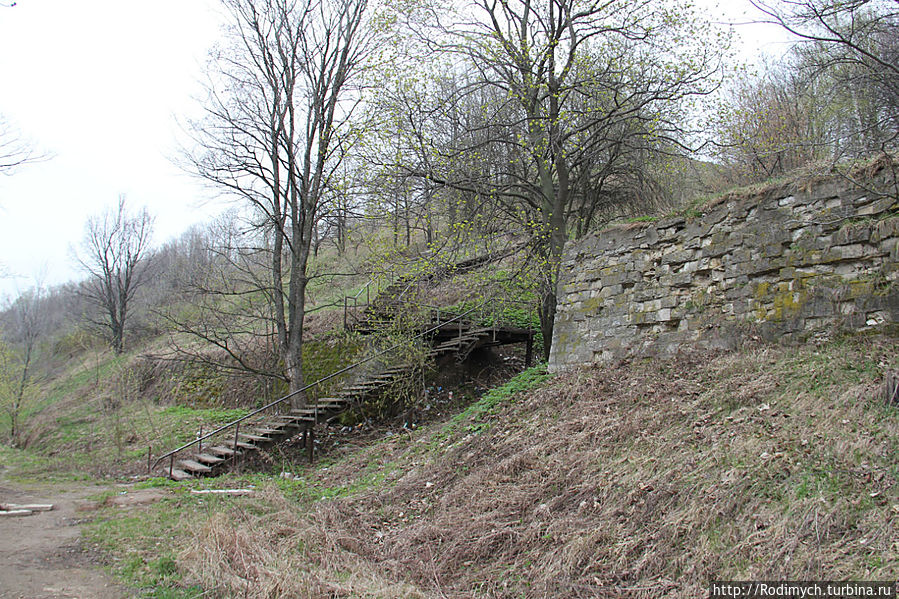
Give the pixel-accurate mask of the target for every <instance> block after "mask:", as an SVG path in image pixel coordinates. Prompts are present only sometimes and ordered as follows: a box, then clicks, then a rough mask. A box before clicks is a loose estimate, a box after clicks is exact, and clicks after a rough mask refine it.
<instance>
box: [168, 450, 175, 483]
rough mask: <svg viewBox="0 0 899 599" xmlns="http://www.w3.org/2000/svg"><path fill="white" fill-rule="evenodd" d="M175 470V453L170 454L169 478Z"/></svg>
mask: <svg viewBox="0 0 899 599" xmlns="http://www.w3.org/2000/svg"><path fill="white" fill-rule="evenodd" d="M174 471H175V454H172V455H171V456H169V478H172V472H174Z"/></svg>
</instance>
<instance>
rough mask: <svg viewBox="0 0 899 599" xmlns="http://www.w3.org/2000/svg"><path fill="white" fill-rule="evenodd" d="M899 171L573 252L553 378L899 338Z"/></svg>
mask: <svg viewBox="0 0 899 599" xmlns="http://www.w3.org/2000/svg"><path fill="white" fill-rule="evenodd" d="M895 168H896V167H895V165H890V164H889V163H884V164H880V165H879V166H876V167H872V168H871V169H870V171H873V172H868V173H867V174H866V176H865V179H864V183H863V184H854V183H852V182H850V180H849V178H847V177H844V176H834V177H833V178H831V179H828V180H824V181H819V182H815V183H807V184H805V185H800V184H798V183H791V184H785V185H782V186H779V187H776V188H771V189H768V190H766V191H764V192H760V193H759V194H758V195H755V196H753V197H748V198H741V197H738V196H736V195H730V196H723V197H722V198H720V199H719V200H718V201H717V202H714V203H713V204H711V205H710V206H709V207H707V208H706V209H705V210H704V212H703V213H702V214H696V215H694V216H693V217H689V216H681V217H673V218H666V219H664V220H660V221H658V222H655V223H639V224H638V223H635V224H631V225H625V226H621V227H617V228H611V229H609V230H606V231H602V232H600V233H597V234H594V235H590V236H588V237H586V238H584V239H582V240H579V241H577V242H574V243H571V244H569V246H568V247H566V251H565V256H564V258H563V263H562V271H561V274H560V280H559V288H558V298H559V304H558V309H557V314H556V322H555V329H554V332H553V343H552V353H551V355H550V369H552V370H561V369H565V368H570V367H574V366H580V365H587V364H593V363H596V362H603V361H607V360H613V359H618V358H623V357H626V356H629V355H636V354H646V353H649V354H653V353H655V354H670V353H673V352H675V351H676V350H677V348H678V347H680V346H682V345H684V344H691V345H698V346H704V347H723V348H733V347H736V346H738V345H739V344H740V342H741V341H742V340H743V339H745V337H746V335H752V336H757V337H760V338H764V339H768V340H783V341H787V342H791V341H796V342H802V341H805V340H807V339H809V338H810V337H813V336H818V335H820V336H823V335H828V334H831V333H833V332H835V331H837V330H840V329H849V330H856V331H866V330H871V331H877V330H887V331H893V332H896V331H899V202H897V197H899V194H897V191H896V178H895Z"/></svg>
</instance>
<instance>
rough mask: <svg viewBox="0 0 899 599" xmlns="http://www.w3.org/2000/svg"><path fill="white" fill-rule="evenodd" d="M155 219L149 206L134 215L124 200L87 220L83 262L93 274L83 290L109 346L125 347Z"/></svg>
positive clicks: (86, 270) (92, 320)
mask: <svg viewBox="0 0 899 599" xmlns="http://www.w3.org/2000/svg"><path fill="white" fill-rule="evenodd" d="M152 233H153V217H152V216H150V214H149V212H147V209H146V208H142V209H141V210H140V211H139V212H137V213H136V214H131V213H129V211H128V208H127V206H126V204H125V197H124V196H120V197H119V202H118V206H117V207H116V209H115V210H114V211H113V210H107V211H106V212H104V213H103V214H101V215H99V216H93V217H91V218H89V219H88V221H87V224H86V225H85V232H84V240H83V242H82V251H81V253H80V254H79V255H78V256H77V259H78V262H79V263H80V264H81V266H82V268H83V269H84V271H85V272H86V273H87V274H88V278H87V280H86V281H85V282H84V283H83V284H82V286H81V293H82V295H83V296H84V298H85V299H86V300H87V301H88V303H89V304H91V305H92V306H93V307H94V308H95V309H96V310H97V314H96V315H89V316H88V319H89V320H90V321H91V322H92V323H93V324H95V325H97V326H99V327H100V328H101V329H102V330H104V331H105V332H106V335H107V338H108V340H109V344H110V347H112V349H113V351H115V353H117V354H120V353H122V352H123V351H124V349H125V327H126V322H127V319H128V314H129V310H130V308H131V302H132V300H133V299H134V296H135V293H137V290H138V289H139V288H140V287H141V285H143V283H144V282H145V278H144V274H145V272H146V268H145V267H146V260H145V258H146V254H147V253H148V251H149V249H150V238H151V236H152Z"/></svg>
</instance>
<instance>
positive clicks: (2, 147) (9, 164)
mask: <svg viewBox="0 0 899 599" xmlns="http://www.w3.org/2000/svg"><path fill="white" fill-rule="evenodd" d="M41 158H42V156H40V155H38V154H36V153H35V151H34V148H33V147H32V146H31V145H30V144H29V143H28V142H26V141H25V140H24V139H22V137H21V135H19V132H18V131H16V130H15V129H14V128H13V126H12V125H10V123H9V122H8V121H7V120H6V119H5V118H3V117H2V116H0V173H2V174H4V175H8V174H10V173H12V172H13V171H14V170H15V169H16V168H17V167H19V166H22V165H23V164H26V163H28V162H34V161H36V160H40V159H41Z"/></svg>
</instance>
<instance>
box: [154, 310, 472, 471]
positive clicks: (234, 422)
mask: <svg viewBox="0 0 899 599" xmlns="http://www.w3.org/2000/svg"><path fill="white" fill-rule="evenodd" d="M484 303H486V302H484ZM481 306H483V303H482V304H481ZM478 308H480V306H476V307H474V308H472V309H471V310H468V311H467V312H465V313H463V314H460V315H458V316H456V317H455V318H451V319H450V320H447V321H446V322H441V323H439V324H438V325H436V326H434V327H431V328H430V329H428V330H427V331H424V332H423V333H420V334H418V335H416V336H414V337H413V338H412V339H419V338H421V337H424V336H425V335H428V334H429V333H433V332H434V331H436V330H438V329H439V328H440V327H442V326H444V325H447V324H449V323H451V322H455V321H457V320H460V319H462V318H464V317H465V316H468V315H469V314H471V313H472V312H474V311H475V310H477V309H478ZM404 345H405V343H397V344H396V345H393V346H392V347H389V348H387V349H385V350H383V351H380V352H378V353H376V354H374V355H373V356H369V357H368V358H365V359H364V360H360V361H358V362H356V363H354V364H351V365H349V366H347V367H345V368H342V369H340V370H338V371H336V372H332V373H331V374H329V375H327V376H325V377H322V378H320V379H318V380H317V381H315V382H313V383H309V384H308V385H305V386H304V387H301V388H300V389H297V390H296V391H293V392H291V393H288V394H287V395H285V396H284V397H280V398H278V399H276V400H275V401H273V402H271V403H268V404H266V405H264V406H262V407H261V408H257V409H256V410H253V411H252V412H250V413H248V414H246V415H244V416H242V417H240V418H238V419H236V420H232V421H231V422H229V423H227V424H223V425H222V426H220V427H219V428H217V429H215V430H214V431H212V432H210V433H206V434H205V435H202V436H200V437H197V438H196V439H194V440H193V441H190V442H189V443H185V444H184V445H182V446H181V447H179V448H177V449H173V450H172V451H170V452H168V453H166V454H163V455H161V456H159V457H158V458H156V461H155V462H153V468H156V467H157V466H158V465H159V463H160V462H161V461H162V460H164V459H166V458H169V457H172V456H174V455H175V454H176V453H178V452H180V451H183V450H185V449H187V448H188V447H192V446H193V445H197V444H198V443H202V442H203V441H205V440H206V439H208V438H209V437H212V436H214V435H217V434H218V433H220V432H222V431H224V430H227V429H229V428H231V427H233V426H239V425H240V423H241V422H243V421H244V420H247V419H248V418H251V417H253V416H255V415H256V414H259V413H260V412H263V411H265V410H267V409H269V408H271V407H274V406H276V405H278V404H280V403H283V402H285V401H287V400H288V399H291V398H292V397H295V396H296V395H298V394H300V393H302V392H303V391H308V390H309V389H311V388H313V387H315V386H316V385H319V384H321V383H324V382H325V381H328V380H330V379H332V378H334V377H336V376H338V375H341V374H343V373H345V372H349V371H350V370H352V369H354V368H356V367H358V366H361V365H362V364H365V363H367V362H371V361H372V360H374V359H375V358H379V357H381V356H383V355H384V354H386V353H389V352H392V351H393V350H395V349H397V348H399V347H402V346H404Z"/></svg>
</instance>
